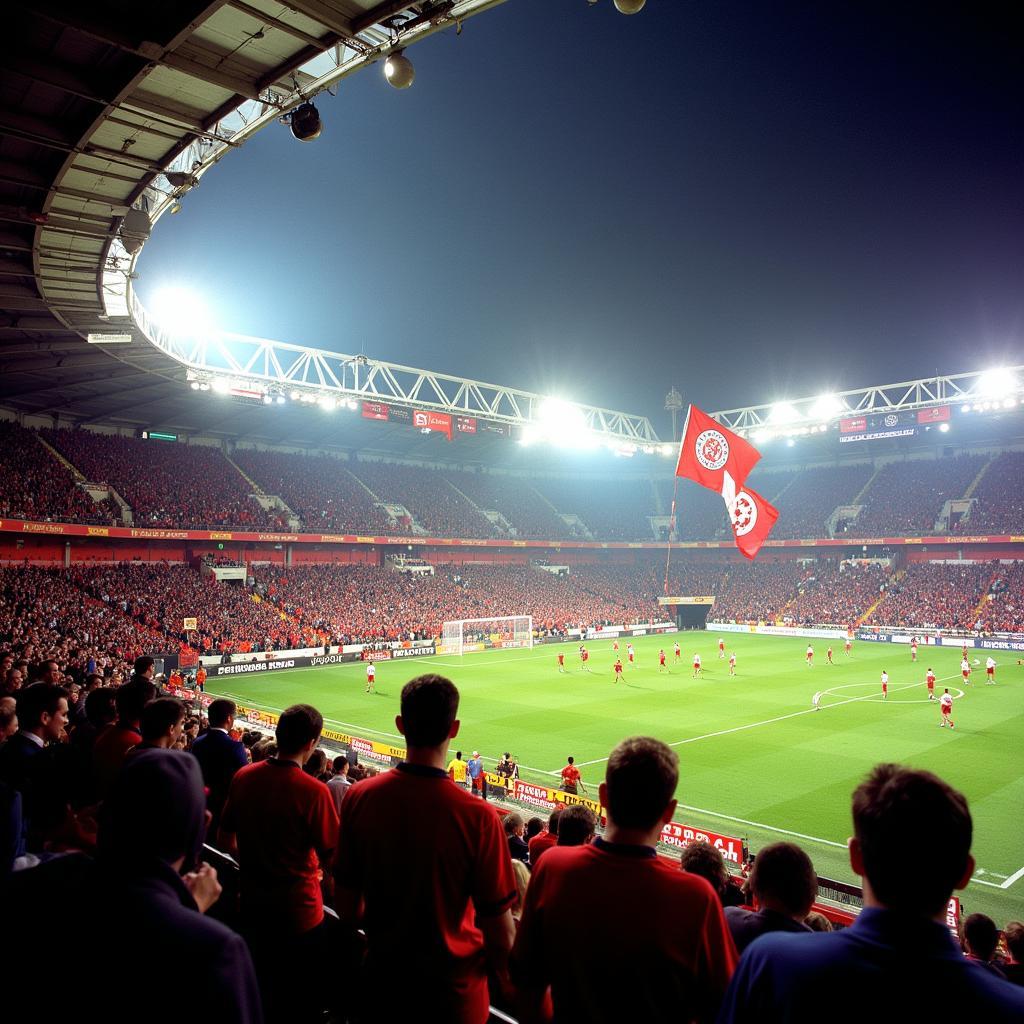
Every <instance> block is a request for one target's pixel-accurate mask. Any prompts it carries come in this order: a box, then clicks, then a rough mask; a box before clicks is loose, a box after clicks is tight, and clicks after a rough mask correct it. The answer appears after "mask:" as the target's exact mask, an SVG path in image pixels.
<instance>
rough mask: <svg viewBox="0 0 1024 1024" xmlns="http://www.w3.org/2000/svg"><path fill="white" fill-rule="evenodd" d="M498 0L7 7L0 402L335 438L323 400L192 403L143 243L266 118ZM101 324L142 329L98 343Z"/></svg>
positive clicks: (104, 417) (0, 135) (0, 116)
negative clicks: (163, 345)
mask: <svg viewBox="0 0 1024 1024" xmlns="http://www.w3.org/2000/svg"><path fill="white" fill-rule="evenodd" d="M501 2H502V0H424V2H419V3H410V2H404V0H386V2H372V0H287V2H286V3H284V4H282V3H276V2H275V3H270V2H267V0H232V2H230V3H229V2H223V0H221V2H216V3H198V2H195V0H192V2H189V0H185V2H182V3H178V4H172V5H166V4H163V5H152V4H149V5H147V4H137V3H125V2H112V3H97V4H87V5H74V4H66V3H41V4H34V5H31V6H30V7H28V8H22V9H19V10H18V11H17V12H16V13H13V14H8V16H7V17H8V38H9V39H12V40H14V39H16V40H18V49H17V52H9V53H7V54H6V55H5V57H4V63H3V68H2V77H0V88H2V96H0V405H3V406H6V407H8V408H13V409H15V410H18V411H20V412H24V413H31V414H39V415H52V416H62V417H69V418H72V419H74V420H76V421H79V422H101V421H102V422H122V423H125V424H133V425H143V426H151V427H155V426H162V427H163V428H165V429H175V430H178V431H181V432H186V433H204V434H211V435H218V434H219V435H226V436H234V437H237V436H246V437H251V438H261V439H266V440H272V441H275V442H278V443H296V444H304V445H328V444H333V443H335V442H334V438H335V435H336V434H337V432H338V431H337V426H336V424H333V423H330V422H324V421H323V420H314V419H312V418H311V417H310V416H309V413H308V410H303V409H295V410H289V409H281V410H275V412H276V413H277V415H275V416H274V417H273V418H270V417H268V415H267V412H266V410H264V409H262V408H259V407H246V406H242V405H232V406H231V407H230V409H229V410H225V407H224V405H223V404H221V403H215V402H205V403H204V402H200V401H196V400H195V396H194V395H193V394H192V393H191V392H190V391H189V389H188V388H187V386H186V383H185V381H186V371H185V367H184V366H182V365H181V364H180V363H178V362H176V361H175V360H173V359H171V358H169V357H168V356H167V355H166V354H165V353H163V352H161V351H160V350H159V349H158V348H156V347H154V346H152V345H151V344H150V343H149V342H148V341H146V340H145V339H144V338H143V336H142V335H141V333H140V332H139V330H138V328H137V327H136V325H135V324H134V323H133V321H132V319H131V318H130V317H129V315H128V299H129V291H130V277H131V273H132V266H133V262H134V256H135V255H137V253H138V250H139V248H141V245H142V243H143V242H144V241H145V238H146V237H148V233H149V229H150V227H151V225H152V224H153V223H154V222H155V221H156V220H157V219H158V217H159V216H160V215H161V214H162V213H163V212H165V211H167V210H171V212H173V205H174V203H175V202H176V201H177V200H179V199H180V198H181V196H182V195H184V193H186V192H187V191H188V190H189V189H190V188H192V187H194V185H195V184H196V183H197V182H198V179H199V177H201V175H202V174H203V173H204V172H205V171H206V170H207V169H208V168H209V167H211V166H212V165H213V164H214V163H215V162H216V161H217V160H218V159H219V158H220V157H221V156H222V155H223V153H225V152H226V151H228V150H229V149H230V148H231V147H234V146H237V145H239V144H240V143H241V142H242V141H243V140H244V139H245V138H246V137H247V136H248V135H249V134H251V133H252V132H253V131H255V130H258V129H259V128H260V127H262V126H263V125H264V124H266V123H269V122H273V121H277V120H279V119H280V118H281V117H282V116H286V115H287V114H288V113H289V112H290V111H293V110H294V109H295V108H296V107H297V106H298V105H300V104H301V103H303V102H304V101H305V100H307V99H310V98H311V97H313V96H315V95H316V94H317V93H318V92H320V91H321V90H323V89H325V88H327V87H328V86H329V85H331V84H332V83H333V82H335V81H337V80H339V79H340V78H342V77H345V76H346V75H349V74H352V73H353V72H355V71H357V70H360V69H361V68H364V67H366V66H367V65H368V64H370V63H374V62H378V61H381V60H384V59H385V58H386V57H387V56H388V55H390V54H392V53H396V52H397V51H399V50H401V49H403V48H404V47H406V46H408V45H410V44H412V43H414V42H416V41H418V40H419V39H422V38H424V37H426V36H427V35H430V34H431V33H433V32H436V31H438V30H440V29H442V28H447V27H453V26H457V25H458V24H459V23H460V22H461V21H462V20H464V19H465V18H467V17H470V16H472V15H474V14H478V13H480V12H482V11H484V10H487V9H488V8H490V7H494V6H496V5H497V4H499V3H501ZM168 172H169V173H168ZM133 206H134V207H135V208H136V212H135V213H132V214H129V211H131V210H132V207H133ZM140 210H141V212H142V213H143V214H144V216H142V217H139V216H137V214H138V212H139V211H140ZM126 217H127V218H128V219H127V220H125V218H126ZM89 334H94V335H95V334H100V335H110V334H115V335H126V334H127V335H130V336H131V341H130V342H128V343H121V344H90V343H89V342H88V341H87V337H88V335H89ZM268 426H269V427H270V429H269V430H268ZM366 429H367V428H366V427H362V426H357V427H353V428H352V429H351V430H349V429H346V434H347V435H352V434H355V435H358V434H359V433H360V432H361V431H364V430H366ZM370 429H372V428H370ZM367 436H370V435H367ZM372 436H373V437H375V438H377V439H380V438H381V435H380V434H379V433H377V434H374V435H372ZM405 438H406V439H407V438H408V433H406V435H405ZM346 443H347V444H355V445H359V444H361V442H360V440H359V438H358V436H350V437H347V438H346ZM411 454H416V452H415V451H413V452H411Z"/></svg>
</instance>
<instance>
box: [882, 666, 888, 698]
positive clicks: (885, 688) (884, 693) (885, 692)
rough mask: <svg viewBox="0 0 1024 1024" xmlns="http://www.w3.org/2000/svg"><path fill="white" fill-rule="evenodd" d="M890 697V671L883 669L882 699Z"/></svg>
mask: <svg viewBox="0 0 1024 1024" xmlns="http://www.w3.org/2000/svg"><path fill="white" fill-rule="evenodd" d="M888 699H889V673H888V672H886V671H885V669H884V668H883V669H882V700H888Z"/></svg>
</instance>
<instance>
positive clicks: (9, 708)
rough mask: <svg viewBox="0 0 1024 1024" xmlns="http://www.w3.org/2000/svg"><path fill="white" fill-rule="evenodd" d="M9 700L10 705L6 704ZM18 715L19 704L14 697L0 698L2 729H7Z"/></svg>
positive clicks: (0, 725) (0, 726)
mask: <svg viewBox="0 0 1024 1024" xmlns="http://www.w3.org/2000/svg"><path fill="white" fill-rule="evenodd" d="M5 700H9V701H10V704H4V703H3V702H4V701H5ZM17 714H18V704H17V702H16V701H15V699H14V698H13V697H11V696H10V695H6V696H4V697H0V729H6V728H7V727H8V726H9V725H10V724H11V722H13V721H14V719H15V717H16V716H17Z"/></svg>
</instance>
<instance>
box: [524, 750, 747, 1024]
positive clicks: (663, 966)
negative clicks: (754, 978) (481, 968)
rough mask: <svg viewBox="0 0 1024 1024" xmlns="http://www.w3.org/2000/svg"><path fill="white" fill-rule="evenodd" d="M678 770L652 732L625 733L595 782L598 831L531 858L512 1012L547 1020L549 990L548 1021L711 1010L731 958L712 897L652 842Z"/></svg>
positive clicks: (670, 807)
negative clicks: (583, 841) (536, 862)
mask: <svg viewBox="0 0 1024 1024" xmlns="http://www.w3.org/2000/svg"><path fill="white" fill-rule="evenodd" d="M678 781H679V760H678V758H677V757H676V755H675V753H674V752H673V751H672V750H671V749H670V748H669V747H667V746H666V745H665V744H664V743H661V742H659V741H658V740H652V739H646V738H634V739H629V740H625V741H624V742H623V743H621V744H619V746H618V747H616V749H615V750H614V751H612V754H611V757H610V758H609V759H608V768H607V774H606V776H605V782H604V783H602V785H601V803H602V804H603V805H604V806H605V807H606V808H607V814H608V828H607V830H606V832H605V836H604V838H599V839H596V840H594V842H593V843H590V844H588V845H585V846H574V847H562V846H560V847H557V848H556V849H554V850H549V851H548V852H547V853H545V854H544V861H543V863H542V864H541V865H540V866H539V867H537V868H535V869H534V873H533V876H532V878H531V880H530V885H529V887H528V888H527V890H526V900H525V905H524V909H523V917H522V921H521V923H520V926H519V932H518V935H517V937H516V943H515V948H514V949H513V951H512V960H511V973H512V979H513V981H514V982H515V984H516V986H517V988H518V989H519V991H520V994H521V997H522V999H523V1009H524V1011H525V1012H524V1013H523V1019H527V1020H544V1019H547V1016H546V1015H545V1014H544V1010H543V1007H544V1003H545V1000H546V998H547V996H548V992H549V991H550V995H551V999H552V1002H553V1007H554V1019H555V1020H559V1021H589V1022H592V1024H606V1022H607V1024H613V1022H614V1024H620V1022H622V1021H654V1020H679V1021H692V1020H698V1021H701V1022H707V1021H711V1020H714V1018H715V1014H716V1011H717V1009H718V1006H719V1004H720V1002H721V1000H722V996H723V994H724V993H725V989H726V986H727V985H728V982H729V978H730V976H731V975H732V973H733V971H734V970H735V967H736V960H737V957H736V948H735V946H734V945H733V941H732V938H731V937H730V935H729V929H728V927H727V925H726V923H725V917H724V915H723V913H722V906H721V903H720V902H719V900H718V897H717V896H716V894H715V892H714V890H713V889H712V888H711V886H710V885H709V884H708V883H707V882H706V881H705V880H704V879H703V878H700V877H699V876H697V875H694V874H689V873H688V872H685V871H680V870H679V868H678V866H677V865H676V864H672V863H669V862H668V861H667V860H663V859H662V858H659V857H658V856H657V854H656V852H655V843H656V842H657V840H658V836H659V835H660V833H661V829H662V827H663V826H664V824H665V823H666V822H669V821H671V820H672V815H673V813H674V811H675V808H676V801H675V799H674V796H673V794H674V793H675V789H676V785H677V783H678ZM594 893H600V894H601V898H600V899H599V900H597V899H594V896H593V894H594ZM624 921H628V922H629V924H628V927H625V928H624V927H623V922H624Z"/></svg>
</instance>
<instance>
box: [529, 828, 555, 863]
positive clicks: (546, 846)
mask: <svg viewBox="0 0 1024 1024" xmlns="http://www.w3.org/2000/svg"><path fill="white" fill-rule="evenodd" d="M557 845H558V836H553V835H552V834H551V833H550V832H548V831H547V829H545V830H544V831H543V832H538V833H537V834H536V835H535V836H534V837H533V838H532V839H531V840H530V870H531V871H536V870H537V862H538V861H539V860H540V855H541V854H542V853H543V852H544V851H545V850H550V849H551V847H552V846H557Z"/></svg>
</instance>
